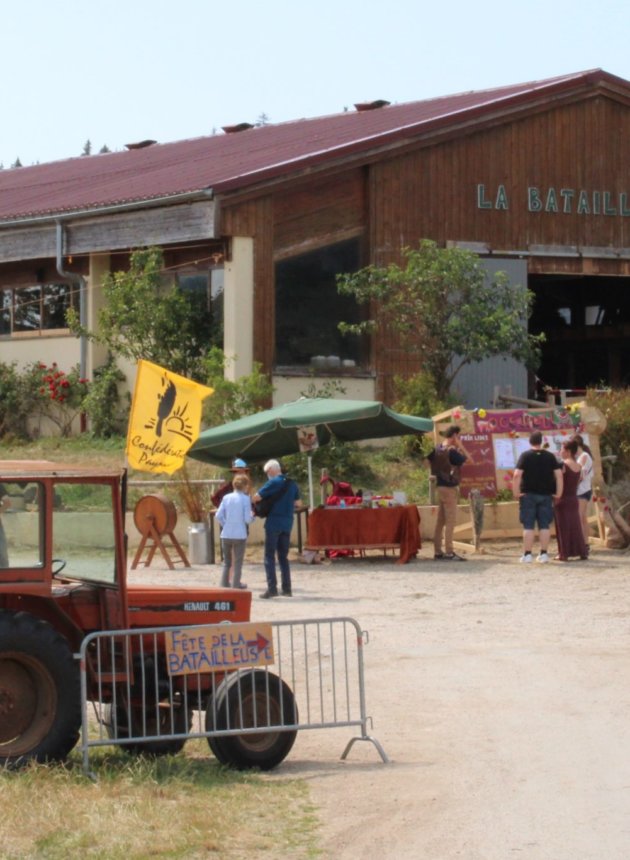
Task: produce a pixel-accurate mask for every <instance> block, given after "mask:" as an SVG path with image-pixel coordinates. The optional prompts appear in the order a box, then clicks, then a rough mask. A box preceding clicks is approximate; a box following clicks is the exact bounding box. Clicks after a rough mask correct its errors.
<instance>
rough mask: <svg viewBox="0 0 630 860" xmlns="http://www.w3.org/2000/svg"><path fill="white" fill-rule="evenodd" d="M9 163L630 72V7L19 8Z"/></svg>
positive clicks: (360, 2)
mask: <svg viewBox="0 0 630 860" xmlns="http://www.w3.org/2000/svg"><path fill="white" fill-rule="evenodd" d="M2 18H3V20H2V37H3V39H2V43H3V44H2V51H1V52H0V70H1V73H0V81H1V82H2V84H1V86H2V90H1V93H2V98H1V100H0V105H1V109H2V134H1V136H0V163H2V164H3V165H4V166H5V167H9V166H10V165H11V164H12V163H13V162H14V161H15V159H16V158H17V157H18V156H19V158H20V160H21V162H22V164H24V165H28V164H33V163H35V162H37V161H40V162H43V161H52V160H56V159H59V158H68V157H72V156H77V155H80V154H81V151H82V149H83V145H84V143H85V141H86V140H88V139H89V140H90V141H91V143H92V147H93V151H94V152H96V151H98V149H100V147H101V146H102V145H103V144H107V146H109V148H110V149H112V150H116V149H122V148H123V147H124V144H125V143H129V142H133V141H137V140H143V139H145V138H152V139H155V140H158V141H159V142H162V143H163V142H167V141H172V140H181V139H184V138H189V137H197V136H200V135H206V134H211V133H212V131H213V129H217V130H220V128H221V126H223V125H229V124H233V123H237V122H242V121H248V122H255V121H256V120H257V118H258V117H259V116H260V115H261V114H262V113H263V112H264V113H265V114H267V116H268V117H269V120H270V121H271V122H283V121H285V120H291V119H298V118H301V117H311V116H321V115H324V114H330V113H337V112H339V111H342V110H343V109H344V107H346V106H347V107H350V108H351V107H352V105H353V104H354V103H355V102H359V101H365V100H372V99H377V98H384V99H387V100H388V101H391V102H406V101H415V100H418V99H424V98H431V97H433V96H439V95H446V94H448V93H456V92H461V91H463V90H471V89H485V88H487V87H494V86H501V85H503V84H511V83H517V82H522V81H530V80H537V79H540V78H547V77H552V76H554V75H561V74H566V73H569V72H576V71H582V70H584V69H590V68H597V67H599V68H603V69H605V70H606V71H608V72H611V73H612V74H615V75H619V76H620V77H623V78H630V49H629V35H630V26H629V22H630V12H629V6H628V0H599V2H598V1H597V0H589V2H587V0H522V2H515V0H507V2H506V0H501V2H499V0H477V2H462V0H452V2H450V3H445V2H441V3H440V2H427V0H316V2H313V0H311V2H305V0H266V2H264V0H224V2H220V0H179V2H174V0H105V2H102V3H99V2H93V0H18V2H15V3H12V4H10V9H8V8H5V9H4V14H3V16H2Z"/></svg>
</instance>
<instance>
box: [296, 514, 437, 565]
mask: <svg viewBox="0 0 630 860" xmlns="http://www.w3.org/2000/svg"><path fill="white" fill-rule="evenodd" d="M420 545H421V544H420V514H419V513H418V508H417V507H416V506H415V505H399V506H397V507H394V508H381V507H379V508H359V507H356V508H353V507H347V508H342V507H335V508H316V509H315V510H314V511H312V512H311V513H310V515H309V518H308V532H307V537H306V546H305V548H306V549H309V550H340V549H352V550H367V549H398V550H399V552H400V557H399V559H398V563H399V564H404V563H405V562H407V561H409V560H410V559H411V558H414V557H415V555H416V553H417V552H418V550H419V549H420Z"/></svg>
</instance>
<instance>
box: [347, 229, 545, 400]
mask: <svg viewBox="0 0 630 860" xmlns="http://www.w3.org/2000/svg"><path fill="white" fill-rule="evenodd" d="M402 253H403V258H404V260H405V265H404V266H399V265H397V264H395V263H391V264H390V265H388V266H386V267H382V268H379V267H376V266H368V267H366V268H364V269H361V270H360V271H358V272H356V273H354V274H346V275H342V276H340V277H339V278H338V279H337V286H338V289H339V291H340V292H341V293H344V294H346V295H352V296H354V298H355V300H356V301H357V302H358V303H359V304H361V305H366V306H367V308H368V313H369V318H368V319H366V320H365V321H364V322H362V323H359V324H356V325H352V326H351V325H348V324H347V323H341V324H340V326H339V328H340V330H341V331H342V332H344V333H345V332H353V333H359V332H373V331H375V330H377V329H379V330H390V331H394V332H396V333H397V334H398V335H399V336H400V339H401V341H402V345H403V346H404V347H405V348H407V349H409V350H411V351H413V352H414V353H416V354H417V355H418V364H419V366H421V367H423V368H424V369H425V370H426V371H427V372H428V373H430V374H431V376H432V377H433V378H434V379H435V380H436V386H437V394H438V396H439V397H440V398H442V399H444V398H446V397H447V395H448V392H449V390H450V387H451V385H452V383H453V381H454V379H455V377H456V376H457V374H458V372H459V371H460V370H461V368H462V367H463V366H464V365H466V364H470V363H474V362H479V361H482V360H483V359H484V358H489V357H490V356H495V355H504V356H506V357H507V356H510V357H513V358H515V359H517V360H519V361H522V362H524V363H525V364H526V365H528V366H529V367H535V366H536V365H537V363H538V360H539V345H540V343H541V341H542V339H543V336H542V335H539V336H533V335H529V334H528V332H527V319H528V317H529V315H530V311H531V304H532V300H533V294H532V293H531V292H529V291H528V290H527V289H526V288H525V287H523V286H520V285H512V284H510V282H509V279H508V277H507V275H506V274H505V273H504V272H498V273H496V274H495V275H494V276H493V277H490V276H489V275H488V273H487V272H486V270H485V269H484V267H483V265H482V264H481V262H480V260H479V258H478V256H477V255H476V254H473V253H471V252H470V251H465V250H462V249H460V248H440V247H439V246H438V245H437V244H436V243H435V242H433V241H430V240H428V239H425V240H423V241H421V242H420V245H419V247H418V249H416V250H412V249H410V248H405V249H403V252H402Z"/></svg>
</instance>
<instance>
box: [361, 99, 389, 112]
mask: <svg viewBox="0 0 630 860" xmlns="http://www.w3.org/2000/svg"><path fill="white" fill-rule="evenodd" d="M389 104H391V102H388V101H385V99H376V100H375V101H373V102H357V104H355V108H356V109H357V110H358V111H364V110H376V109H377V108H382V107H387V105H389Z"/></svg>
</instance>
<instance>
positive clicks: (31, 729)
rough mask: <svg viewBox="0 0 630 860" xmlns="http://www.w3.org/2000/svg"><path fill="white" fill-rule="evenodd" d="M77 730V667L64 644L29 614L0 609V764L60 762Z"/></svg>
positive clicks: (44, 622)
mask: <svg viewBox="0 0 630 860" xmlns="http://www.w3.org/2000/svg"><path fill="white" fill-rule="evenodd" d="M80 726H81V689H80V681H79V666H78V663H77V662H76V661H75V660H74V658H73V656H72V651H71V649H70V645H69V644H68V642H67V640H66V639H64V637H63V636H61V635H60V634H59V633H57V631H56V630H55V629H54V628H53V627H52V626H51V625H50V624H48V623H47V622H46V621H42V620H41V619H40V618H36V617H35V616H33V615H31V614H30V613H28V612H6V611H0V765H2V764H3V765H7V766H9V767H13V766H17V765H21V764H25V763H26V762H27V761H29V760H30V759H35V760H36V761H39V762H45V761H61V760H63V759H65V758H66V756H67V755H68V753H69V752H70V750H71V749H72V748H73V747H74V745H75V744H76V742H77V740H78V737H79V728H80Z"/></svg>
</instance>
